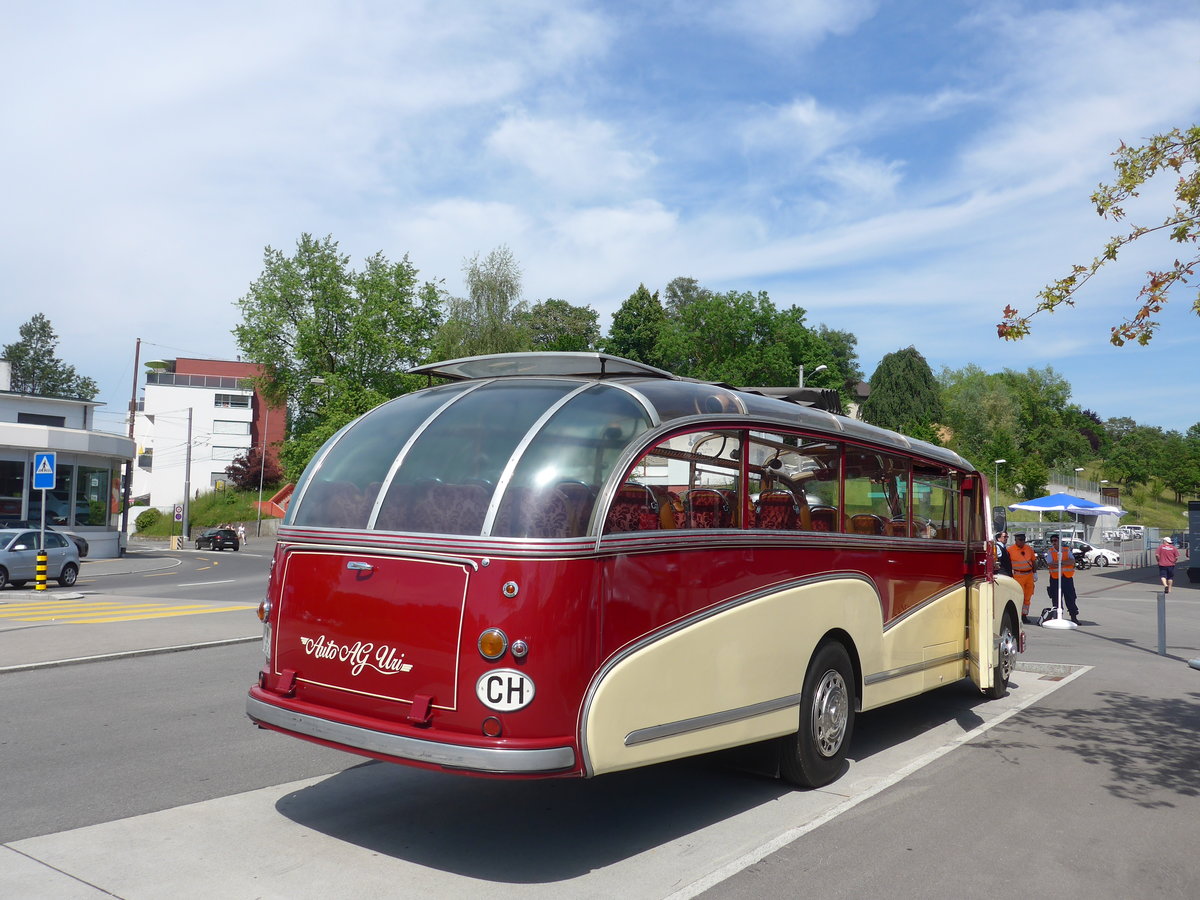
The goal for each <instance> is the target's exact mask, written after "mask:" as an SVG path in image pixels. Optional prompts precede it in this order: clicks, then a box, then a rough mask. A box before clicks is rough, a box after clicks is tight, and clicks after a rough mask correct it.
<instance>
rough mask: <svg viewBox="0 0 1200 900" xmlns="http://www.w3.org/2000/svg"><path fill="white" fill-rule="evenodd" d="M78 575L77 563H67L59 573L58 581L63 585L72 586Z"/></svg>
mask: <svg viewBox="0 0 1200 900" xmlns="http://www.w3.org/2000/svg"><path fill="white" fill-rule="evenodd" d="M78 577H79V566H77V565H75V563H67V564H66V565H65V566H63V567H62V571H61V572H59V573H58V583H59V584H61V585H62V586H63V587H70V586H71V585H73V584H74V583H75V579H76V578H78Z"/></svg>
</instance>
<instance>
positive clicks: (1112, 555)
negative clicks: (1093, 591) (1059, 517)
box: [1062, 538, 1121, 568]
mask: <svg viewBox="0 0 1200 900" xmlns="http://www.w3.org/2000/svg"><path fill="white" fill-rule="evenodd" d="M1062 543H1063V546H1065V547H1070V548H1071V552H1072V553H1082V554H1083V558H1084V559H1085V560H1086V561H1087V563H1088V565H1092V566H1100V567H1101V568H1104V567H1105V566H1115V565H1118V564H1119V563H1120V562H1121V554H1119V553H1117V552H1116V551H1115V550H1107V549H1105V548H1104V547H1093V546H1092V545H1091V544H1089V543H1088V542H1087V541H1081V540H1079V538H1063V541H1062Z"/></svg>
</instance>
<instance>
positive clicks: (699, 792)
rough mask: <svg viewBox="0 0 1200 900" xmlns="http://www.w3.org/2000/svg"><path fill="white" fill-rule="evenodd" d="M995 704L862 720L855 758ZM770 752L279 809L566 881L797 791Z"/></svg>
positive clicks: (370, 782) (363, 772) (331, 781)
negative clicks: (775, 768)
mask: <svg viewBox="0 0 1200 900" xmlns="http://www.w3.org/2000/svg"><path fill="white" fill-rule="evenodd" d="M1018 674H1020V673H1018ZM1026 677H1031V676H1026ZM986 702H987V700H986V699H985V698H984V697H983V696H982V695H981V694H980V693H979V691H978V689H976V688H975V687H974V686H973V685H971V684H970V683H969V682H966V681H963V682H957V683H954V684H951V685H947V686H946V687H945V688H941V689H939V690H937V691H933V692H931V693H929V694H925V695H923V696H921V697H915V698H912V699H911V700H906V701H901V702H900V703H896V704H893V705H891V706H889V707H885V708H883V709H880V710H875V711H872V712H870V713H866V714H862V715H860V716H859V717H858V724H857V726H856V729H855V734H854V737H853V741H852V744H851V748H850V754H849V756H850V758H851V759H853V760H862V759H866V758H867V757H869V756H872V755H874V754H876V753H879V752H881V751H883V750H886V749H889V748H891V747H894V746H897V745H899V744H902V743H904V742H905V741H908V740H909V739H911V738H913V737H916V736H918V735H919V734H921V733H922V732H924V731H927V730H929V729H930V728H933V727H936V726H940V725H944V724H946V723H948V722H952V721H953V722H958V723H959V725H960V726H961V728H962V729H963V731H969V730H971V729H973V728H975V727H977V726H978V725H979V724H980V723H981V722H982V721H983V719H982V718H981V717H980V716H979V715H978V713H976V712H975V711H974V709H975V707H976V706H977V705H978V704H980V703H986ZM770 750H771V742H767V743H766V744H758V745H753V746H752V747H748V748H739V749H737V750H733V751H726V752H724V753H715V754H709V755H707V756H702V757H697V758H694V759H688V760H680V761H677V762H671V763H663V764H661V765H657V766H649V767H645V768H641V769H634V770H632V771H629V772H618V773H614V774H610V775H603V776H600V777H599V778H594V779H580V778H570V779H549V780H529V781H500V780H494V779H487V778H477V777H470V776H464V775H452V774H448V773H442V772H433V771H425V770H421V769H412V768H408V767H405V766H399V765H391V764H387V763H379V762H368V763H363V764H362V765H359V766H355V767H354V768H351V769H347V770H344V771H342V772H339V773H337V774H335V775H332V776H330V777H329V778H326V779H324V780H323V781H321V782H319V783H317V784H314V785H311V786H309V787H306V788H303V789H301V790H299V791H295V792H294V793H291V794H287V795H285V796H284V797H281V798H280V799H279V800H278V801H277V803H276V809H277V811H278V812H279V813H280V814H281V815H283V816H284V817H285V818H287V819H290V820H291V821H293V822H295V823H296V824H297V825H300V826H302V827H304V828H309V829H312V830H314V831H317V832H320V833H323V834H326V835H328V836H330V837H332V838H334V839H336V840H339V841H344V842H347V843H350V844H354V845H356V846H359V847H362V848H364V849H367V850H370V851H373V852H375V853H379V854H383V855H386V856H390V857H393V858H395V859H398V860H404V861H407V862H410V863H412V864H414V865H419V866H424V867H428V868H432V869H437V870H440V871H445V872H449V873H452V874H456V875H461V876H464V877H468V878H480V879H485V880H491V881H496V882H503V883H510V884H545V883H554V882H558V881H565V880H569V879H572V878H578V877H580V876H582V875H585V874H587V873H588V872H591V871H593V870H596V869H600V868H603V867H605V866H609V865H612V864H614V863H618V862H621V861H623V860H627V859H629V858H631V857H633V856H636V855H637V854H639V853H643V852H645V851H647V850H652V849H654V848H655V847H659V846H661V845H664V844H666V843H669V842H671V841H673V840H676V839H678V838H680V837H683V836H685V835H688V834H690V833H693V832H695V831H698V830H701V829H703V828H705V827H706V826H709V825H712V824H714V823H716V822H721V821H724V820H726V819H728V818H730V817H733V816H736V815H738V814H740V813H744V812H746V811H748V810H751V809H754V808H756V807H759V806H762V805H765V804H768V803H771V802H773V801H777V800H779V799H780V798H782V797H784V796H786V795H788V794H790V793H792V792H793V790H795V789H794V788H792V787H790V786H789V785H787V784H785V783H784V782H782V781H779V780H777V779H775V778H771V777H763V776H764V775H766V774H768V770H769V769H770V768H771V761H772V759H773V757H772V756H771V752H770ZM832 789H833V790H835V791H836V783H835V785H834V786H833V787H832Z"/></svg>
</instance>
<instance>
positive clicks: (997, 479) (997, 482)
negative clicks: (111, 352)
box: [992, 459, 1008, 493]
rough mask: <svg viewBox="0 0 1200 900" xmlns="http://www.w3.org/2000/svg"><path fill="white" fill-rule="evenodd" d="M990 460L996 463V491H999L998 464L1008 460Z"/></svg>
mask: <svg viewBox="0 0 1200 900" xmlns="http://www.w3.org/2000/svg"><path fill="white" fill-rule="evenodd" d="M992 462H994V463H995V464H996V492H997V493H999V491H1000V466H1001V465H1002V464H1003V463H1006V462H1008V460H1007V459H995V460H992Z"/></svg>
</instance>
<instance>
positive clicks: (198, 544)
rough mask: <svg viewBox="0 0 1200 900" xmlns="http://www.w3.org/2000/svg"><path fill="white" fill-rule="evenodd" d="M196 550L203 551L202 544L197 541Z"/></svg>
mask: <svg viewBox="0 0 1200 900" xmlns="http://www.w3.org/2000/svg"><path fill="white" fill-rule="evenodd" d="M196 549H197V550H199V549H201V547H200V542H199V541H196Z"/></svg>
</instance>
